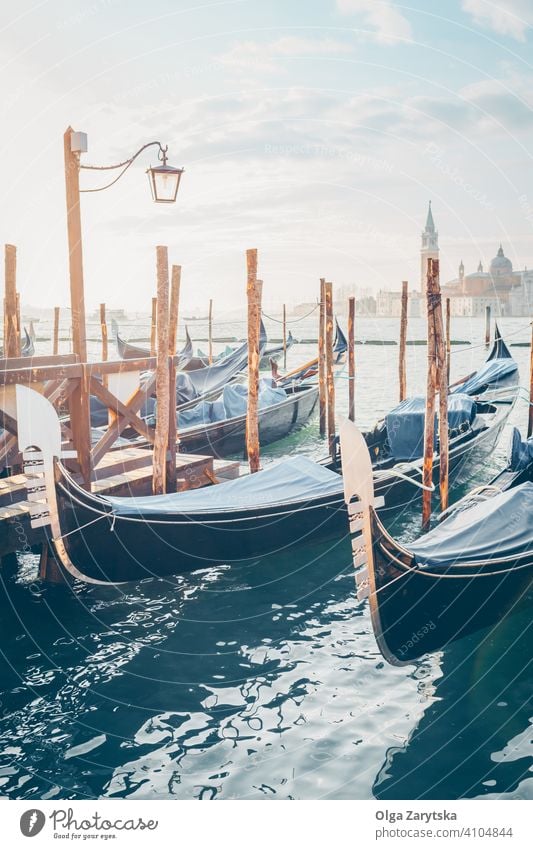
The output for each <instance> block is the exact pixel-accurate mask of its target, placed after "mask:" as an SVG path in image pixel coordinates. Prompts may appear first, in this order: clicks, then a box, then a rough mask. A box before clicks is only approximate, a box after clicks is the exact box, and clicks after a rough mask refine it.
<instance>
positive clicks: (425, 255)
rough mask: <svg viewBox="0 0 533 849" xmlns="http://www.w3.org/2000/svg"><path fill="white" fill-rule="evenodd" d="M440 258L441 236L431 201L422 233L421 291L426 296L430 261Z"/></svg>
mask: <svg viewBox="0 0 533 849" xmlns="http://www.w3.org/2000/svg"><path fill="white" fill-rule="evenodd" d="M438 258H439V234H438V232H437V231H436V230H435V222H434V221H433V213H432V211H431V201H430V202H429V208H428V215H427V219H426V227H425V229H424V230H423V232H422V246H421V248H420V291H421V292H422V295H425V294H426V282H427V273H428V259H438Z"/></svg>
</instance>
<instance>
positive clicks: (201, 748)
mask: <svg viewBox="0 0 533 849" xmlns="http://www.w3.org/2000/svg"><path fill="white" fill-rule="evenodd" d="M302 324H303V323H302ZM501 324H502V328H503V331H504V334H507V335H509V334H511V333H514V332H515V331H516V330H519V329H520V328H525V329H524V330H523V332H521V333H520V334H519V335H513V336H509V339H510V340H513V339H515V340H516V339H527V338H528V335H529V331H528V329H527V327H525V325H526V322H525V320H524V319H507V320H503V321H502V322H501ZM308 325H309V326H308V328H307V329H306V332H305V333H303V332H301V334H300V335H302V336H303V335H311V331H312V329H313V324H312V322H309V321H308ZM297 328H298V325H294V327H293V332H295V333H296V335H297V333H298V330H297ZM298 329H299V328H298ZM452 330H453V333H452V335H453V336H454V338H458V339H468V338H471V339H472V340H473V341H474V342H475V343H479V341H480V340H481V338H482V334H483V329H482V323H481V322H471V321H470V320H466V319H456V320H454V321H453V325H452ZM396 333H397V322H396V321H394V320H390V321H389V320H385V319H381V320H371V319H359V320H358V336H364V335H365V334H366V336H367V337H370V336H371V335H374V336H375V337H379V336H380V335H381V337H382V338H394V337H395V335H396ZM411 334H412V336H413V337H415V338H423V326H422V323H421V322H420V323H419V325H418V326H417V323H416V322H414V321H412V322H411ZM312 352H313V349H312V347H309V348H307V347H304V346H302V347H300V348H296V349H293V350H292V351H291V352H290V360H289V367H290V366H291V365H293V364H294V365H297V364H298V362H301V361H302V360H305V359H306V357H307V356H308V355H311V354H312ZM513 353H514V354H515V356H516V358H517V359H518V361H519V363H520V366H521V375H522V383H526V382H527V375H528V358H529V352H528V350H527V349H525V348H514V349H513ZM483 355H484V352H483V349H474V350H471V351H470V350H469V351H467V352H465V353H460V354H459V353H458V354H457V355H454V357H453V360H452V380H453V379H454V377H458V376H459V375H461V374H464V373H467V372H469V371H472V369H473V368H474V367H475V366H476V365H477V364H478V363H479V362H480V360H481V359H482V357H483ZM356 356H357V368H358V378H357V390H356V396H357V418H358V422H359V423H360V424H362V425H367V424H370V423H372V422H373V421H374V420H375V418H376V415H378V414H379V413H382V412H385V411H386V410H387V409H389V408H390V407H391V405H392V404H393V403H395V400H396V396H397V384H396V370H397V369H396V360H397V347H396V348H395V347H388V346H387V347H374V346H368V347H365V346H358V348H357V351H356ZM408 356H409V362H408V376H409V391H410V392H415V391H422V389H423V386H424V369H425V356H426V350H425V348H411V349H409V352H408ZM337 393H338V409H339V411H342V410H343V409H346V400H347V381H346V380H343V379H342V378H341V379H339V381H338V384H337ZM526 410H527V407H526V405H525V403H524V402H521V403H520V404H519V405H517V407H516V408H515V410H514V412H513V414H512V422H513V423H518V424H519V425H523V424H524V422H525V417H526ZM507 436H508V434H504V437H503V439H502V442H501V444H500V446H499V447H498V450H497V451H496V452H495V453H494V455H493V456H492V457H491V458H490V460H489V461H488V462H487V463H486V464H485V466H484V467H483V468H477V469H475V468H474V469H471V470H470V476H471V479H470V481H468V480H467V482H466V483H465V485H464V486H463V487H462V488H461V490H459V491H456V492H455V493H454V496H455V497H456V496H458V495H460V494H461V493H462V491H464V490H465V489H469V488H470V487H471V486H473V485H477V484H478V483H480V482H483V481H486V480H488V479H490V477H491V476H492V475H493V474H494V473H495V472H496V471H497V470H498V469H499V468H501V467H502V465H503V464H504V455H505V447H506V441H507ZM295 451H302V452H305V453H307V454H309V455H311V456H315V457H318V456H321V455H323V453H324V445H323V443H322V442H321V440H320V438H319V436H318V433H317V427H316V422H314V423H312V424H310V425H309V426H308V427H307V428H305V429H304V431H302V432H301V433H299V434H297V435H293V436H291V437H289V438H288V439H287V440H285V441H284V443H280V444H278V445H277V446H272V447H271V448H269V449H266V450H265V451H264V454H263V456H264V462H265V463H266V462H271V461H273V460H274V459H276V458H279V457H280V456H283V454H289V453H294V452H295ZM467 477H468V476H467ZM387 520H388V521H389V522H390V523H392V524H393V527H394V528H395V532H396V533H398V534H399V535H401V536H402V538H404V539H409V538H412V537H413V536H414V535H416V534H417V533H418V526H419V516H418V509H411V510H409V511H405V512H404V513H403V515H401V516H399V517H395V518H393V517H392V516H389V517H388V519H387ZM35 568H36V564H35V559H34V558H32V557H28V558H25V559H24V561H23V562H22V563H21V564H20V567H19V568H18V570H15V571H12V572H10V571H9V570H7V569H4V570H3V571H2V572H0V577H1V578H2V586H1V588H0V594H1V600H0V603H1V610H2V620H1V621H2V625H1V640H0V649H1V651H2V660H1V678H0V681H1V687H2V691H1V694H0V699H1V704H0V710H1V712H2V720H1V725H0V738H1V742H0V751H1V757H0V793H1V794H3V795H4V796H9V797H12V798H27V799H32V798H43V797H44V798H55V799H73V798H95V797H106V798H139V799H145V798H179V799H192V798H197V799H211V798H217V799H229V798H247V799H257V798H278V799H288V798H300V799H303V798H305V799H308V798H336V799H340V798H361V799H366V798H373V797H377V798H380V799H394V798H406V799H409V798H419V797H422V798H449V799H454V798H459V797H465V798H478V797H486V798H491V797H494V796H498V797H500V796H503V797H505V798H517V797H527V798H531V797H532V796H533V781H532V779H531V769H532V766H533V761H532V755H531V748H532V746H531V744H532V742H533V735H532V731H531V725H530V717H531V713H532V712H531V702H530V699H531V681H532V676H531V671H530V664H531V652H530V649H529V646H528V642H527V636H528V633H527V632H528V630H529V629H530V627H531V626H530V621H529V616H528V612H527V610H526V611H524V612H523V613H521V614H520V615H517V616H515V617H513V618H512V619H509V620H506V621H504V622H502V623H501V624H500V625H499V626H498V628H496V629H494V630H493V631H492V632H491V633H490V634H487V635H473V636H472V637H469V638H467V639H465V640H462V641H460V642H458V643H456V644H455V645H453V646H451V647H450V648H449V649H446V650H445V651H444V652H441V653H438V654H436V655H433V656H431V657H429V658H424V659H422V660H421V661H419V662H417V663H414V664H412V665H410V666H407V667H402V668H393V667H390V666H388V665H387V664H386V663H384V661H383V660H382V658H381V656H380V655H379V653H378V651H377V648H376V644H375V641H374V638H373V635H372V628H371V624H370V618H369V614H368V609H367V605H366V603H358V602H357V601H356V599H355V593H354V580H353V574H352V568H351V563H350V547H349V543H348V541H347V540H346V539H338V540H334V541H329V542H324V543H321V544H319V545H313V546H312V547H307V548H303V547H302V548H301V549H300V550H298V551H297V552H296V553H294V552H292V553H291V554H290V556H288V555H285V556H283V557H281V556H277V557H275V558H270V559H262V560H256V561H253V562H249V563H240V564H238V565H237V566H231V567H221V568H214V569H207V570H203V571H201V572H198V573H195V574H194V575H190V576H187V577H170V578H167V579H159V580H157V579H150V580H146V581H142V582H139V583H137V584H128V585H125V586H122V587H120V588H111V587H110V588H90V587H86V586H83V585H77V586H75V587H73V588H72V589H65V588H62V587H50V586H48V587H42V586H40V585H39V584H37V583H35V582H34V578H35Z"/></svg>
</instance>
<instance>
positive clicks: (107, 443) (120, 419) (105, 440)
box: [91, 374, 155, 467]
mask: <svg viewBox="0 0 533 849" xmlns="http://www.w3.org/2000/svg"><path fill="white" fill-rule="evenodd" d="M154 383H155V374H151V375H150V377H149V379H148V380H147V381H146V383H144V384H143V386H140V387H139V389H138V390H137V392H135V394H134V395H133V396H132V398H131V399H130V401H129V402H128V405H127V406H128V410H129V412H130V413H137V412H138V411H139V410H140V408H141V407H142V404H143V402H144V400H145V399H146V398H147V396H148V395H149V394H150V393H151V391H152V388H153V386H154ZM127 424H128V419H127V418H126V417H124V416H122V415H121V414H120V413H119V415H118V416H117V418H116V420H115V421H114V422H113V423H112V424H110V425H109V427H108V428H107V430H106V431H105V433H104V435H103V436H102V438H101V439H100V440H99V441H98V442H97V444H96V445H94V446H93V448H92V451H91V461H92V465H93V467H94V466H95V465H96V464H97V463H98V462H99V460H100V459H101V458H102V457H103V456H104V454H106V452H107V451H108V450H109V449H110V448H111V446H112V445H113V443H114V442H115V441H116V440H117V439H118V437H119V436H120V434H121V433H122V431H123V430H124V428H125V427H126V426H127ZM147 439H148V440H149V442H153V441H154V435H153V433H152V431H150V434H149V436H147Z"/></svg>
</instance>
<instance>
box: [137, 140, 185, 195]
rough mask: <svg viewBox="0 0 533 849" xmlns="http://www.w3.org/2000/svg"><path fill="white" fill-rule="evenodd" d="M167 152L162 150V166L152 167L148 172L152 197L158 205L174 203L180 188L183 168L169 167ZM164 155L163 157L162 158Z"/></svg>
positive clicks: (165, 149)
mask: <svg viewBox="0 0 533 849" xmlns="http://www.w3.org/2000/svg"><path fill="white" fill-rule="evenodd" d="M167 150H168V148H166V147H165V148H164V149H163V148H161V150H160V151H159V153H160V158H162V160H163V164H162V165H156V166H155V167H152V166H150V168H148V170H147V172H146V173H147V174H148V180H149V183H150V190H151V192H152V197H153V199H154V201H155V202H156V203H174V202H175V200H176V195H177V194H178V189H179V187H180V180H181V175H182V174H183V168H173V167H172V166H171V165H167ZM161 154H162V157H161Z"/></svg>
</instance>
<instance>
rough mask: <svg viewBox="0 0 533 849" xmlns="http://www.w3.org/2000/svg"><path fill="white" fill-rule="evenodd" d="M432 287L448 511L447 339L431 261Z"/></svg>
mask: <svg viewBox="0 0 533 849" xmlns="http://www.w3.org/2000/svg"><path fill="white" fill-rule="evenodd" d="M433 286H434V300H435V308H434V311H433V314H434V323H435V347H436V354H437V376H438V387H439V489H440V509H441V511H442V510H447V509H448V462H449V460H448V455H449V437H448V362H449V357H448V356H447V338H448V337H446V336H445V332H444V322H443V317H442V297H441V291H440V277H439V261H438V260H433Z"/></svg>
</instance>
